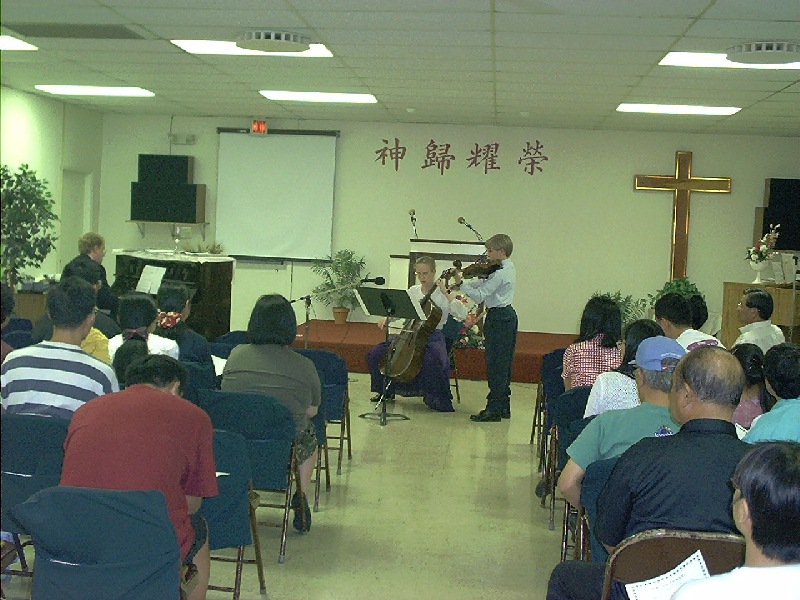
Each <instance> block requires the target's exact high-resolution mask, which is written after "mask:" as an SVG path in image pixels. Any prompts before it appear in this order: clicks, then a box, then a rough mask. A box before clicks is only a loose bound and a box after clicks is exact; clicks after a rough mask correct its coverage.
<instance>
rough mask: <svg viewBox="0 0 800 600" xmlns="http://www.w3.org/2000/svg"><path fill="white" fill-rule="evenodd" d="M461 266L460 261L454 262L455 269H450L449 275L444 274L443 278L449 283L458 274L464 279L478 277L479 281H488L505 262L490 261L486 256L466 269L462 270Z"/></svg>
mask: <svg viewBox="0 0 800 600" xmlns="http://www.w3.org/2000/svg"><path fill="white" fill-rule="evenodd" d="M461 265H462V263H461V261H460V260H458V259H456V260H454V261H453V267H454V268H453V269H448V270H447V271H446V273H447V275H446V276H445V275H444V274H443V275H442V276H443V278H444V279H445V282H447V281H448V280H449V279H450V277H453V276H454V275H455V274H456V272H460V273H461V278H462V279H472V278H474V277H477V278H479V279H486V278H487V277H489V275H491V274H492V273H494V272H495V271H497V270H498V269H502V268H503V261H501V260H492V259H489V257H487V256H486V255H485V254H484V255H483V256H481V257H480V258H479V259H478V261H477V262H475V263H473V264H471V265H469V266H468V267H464V268H463V269H462V268H461ZM448 288H449V286H448Z"/></svg>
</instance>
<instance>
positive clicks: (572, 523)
mask: <svg viewBox="0 0 800 600" xmlns="http://www.w3.org/2000/svg"><path fill="white" fill-rule="evenodd" d="M570 537H571V538H572V543H570ZM570 550H572V558H573V559H574V560H586V558H587V557H588V555H589V526H588V522H587V520H586V511H585V510H584V508H583V507H582V506H580V507H577V508H576V507H575V506H573V505H572V504H570V503H569V502H568V501H567V500H564V522H563V524H562V528H561V562H564V561H565V560H567V557H568V556H569V553H570Z"/></svg>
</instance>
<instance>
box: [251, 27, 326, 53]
mask: <svg viewBox="0 0 800 600" xmlns="http://www.w3.org/2000/svg"><path fill="white" fill-rule="evenodd" d="M310 43H311V38H309V37H308V36H305V35H302V34H300V33H295V32H292V31H276V30H273V29H254V30H251V31H245V32H244V33H243V34H242V35H241V36H240V37H239V39H238V40H236V45H237V46H238V47H239V48H244V49H245V50H258V51H260V52H305V51H306V50H308V48H309V44H310Z"/></svg>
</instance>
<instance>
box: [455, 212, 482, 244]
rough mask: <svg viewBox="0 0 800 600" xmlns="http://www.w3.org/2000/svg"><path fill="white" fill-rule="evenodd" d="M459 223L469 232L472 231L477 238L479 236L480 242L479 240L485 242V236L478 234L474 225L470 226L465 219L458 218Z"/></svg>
mask: <svg viewBox="0 0 800 600" xmlns="http://www.w3.org/2000/svg"><path fill="white" fill-rule="evenodd" d="M458 222H459V223H460V224H461V225H464V226H465V227H466V228H467V229H469V230H470V231H471V232H472V233H474V234H475V235H476V236H478V240H479V241H481V242H482V241H483V236H482V235H481V234H480V233H478V231H477V229H475V228H474V227H473V226H472V225H470V224H469V223H467V220H466V219H465V218H464V217H458Z"/></svg>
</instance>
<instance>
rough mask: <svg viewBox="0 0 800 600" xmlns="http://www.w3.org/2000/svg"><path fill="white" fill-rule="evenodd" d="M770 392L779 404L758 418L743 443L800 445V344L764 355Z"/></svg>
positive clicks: (786, 345) (775, 347) (779, 347)
mask: <svg viewBox="0 0 800 600" xmlns="http://www.w3.org/2000/svg"><path fill="white" fill-rule="evenodd" d="M764 377H765V379H766V380H767V391H769V393H771V394H772V395H773V396H775V397H776V398H777V399H778V401H777V403H776V404H775V406H773V407H772V410H770V411H769V412H768V413H766V414H763V415H761V416H760V417H757V418H756V419H755V420H754V421H753V424H752V426H751V427H750V431H748V432H747V435H745V436H744V441H745V442H749V443H751V444H753V443H755V442H761V441H770V440H791V441H794V442H800V344H789V343H786V342H784V343H783V344H778V345H777V346H773V347H772V348H770V349H769V350H767V353H766V354H765V355H764Z"/></svg>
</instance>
